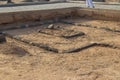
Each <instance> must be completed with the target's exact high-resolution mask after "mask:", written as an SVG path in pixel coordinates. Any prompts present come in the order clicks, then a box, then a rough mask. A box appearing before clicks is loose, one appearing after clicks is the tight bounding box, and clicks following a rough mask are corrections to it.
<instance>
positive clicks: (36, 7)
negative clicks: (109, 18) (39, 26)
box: [0, 2, 120, 13]
mask: <svg viewBox="0 0 120 80" xmlns="http://www.w3.org/2000/svg"><path fill="white" fill-rule="evenodd" d="M70 7H86V5H85V4H84V3H79V2H77V3H70V2H64V3H53V4H52V3H51V4H36V5H35V4H34V5H23V6H11V7H0V13H5V12H16V11H31V10H49V9H60V8H70ZM95 7H96V8H98V9H112V10H120V4H109V5H107V4H95Z"/></svg>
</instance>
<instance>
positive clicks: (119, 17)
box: [77, 8, 120, 21]
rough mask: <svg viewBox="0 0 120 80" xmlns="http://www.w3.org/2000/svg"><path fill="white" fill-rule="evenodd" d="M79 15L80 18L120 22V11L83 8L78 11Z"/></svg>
mask: <svg viewBox="0 0 120 80" xmlns="http://www.w3.org/2000/svg"><path fill="white" fill-rule="evenodd" d="M77 14H78V16H80V17H91V18H95V19H102V20H113V21H120V10H108V9H90V8H82V9H77Z"/></svg>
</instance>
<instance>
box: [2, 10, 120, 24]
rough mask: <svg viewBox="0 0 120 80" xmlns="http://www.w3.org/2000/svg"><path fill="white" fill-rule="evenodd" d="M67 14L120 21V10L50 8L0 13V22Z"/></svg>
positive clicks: (60, 16)
mask: <svg viewBox="0 0 120 80" xmlns="http://www.w3.org/2000/svg"><path fill="white" fill-rule="evenodd" d="M67 16H79V17H91V18H95V19H103V20H115V21H120V10H106V9H91V8H64V9H52V10H38V11H23V12H22V11H21V12H9V13H0V24H9V23H16V22H25V21H41V20H49V19H56V18H64V17H67Z"/></svg>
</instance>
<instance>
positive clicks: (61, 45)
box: [0, 19, 120, 80]
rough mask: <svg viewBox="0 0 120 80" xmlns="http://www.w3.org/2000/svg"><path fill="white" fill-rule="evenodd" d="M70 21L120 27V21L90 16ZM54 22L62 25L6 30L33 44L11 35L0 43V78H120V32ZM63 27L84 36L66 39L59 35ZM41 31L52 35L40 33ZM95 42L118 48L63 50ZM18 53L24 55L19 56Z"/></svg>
mask: <svg viewBox="0 0 120 80" xmlns="http://www.w3.org/2000/svg"><path fill="white" fill-rule="evenodd" d="M67 21H74V23H81V24H87V25H88V24H89V25H91V26H96V27H103V26H104V27H106V28H110V29H116V30H120V28H119V26H120V25H119V22H114V21H102V20H89V19H82V20H81V19H79V20H78V19H71V20H70V19H69V20H67ZM54 25H55V26H58V25H59V26H61V27H62V28H59V29H56V30H53V31H51V30H49V29H45V28H41V27H42V26H44V27H47V26H48V25H42V26H41V27H40V26H36V27H34V28H25V29H16V30H9V31H6V33H7V34H9V35H11V36H13V37H14V38H15V39H20V40H22V41H24V40H27V41H29V42H30V44H26V43H24V42H21V41H20V40H19V41H18V40H15V39H11V38H7V41H8V43H2V44H0V80H2V79H4V80H120V33H119V32H112V31H108V30H104V29H98V28H91V27H85V26H76V25H71V24H65V23H54ZM61 29H64V30H69V31H71V33H72V34H74V33H73V31H78V32H83V33H85V35H82V36H77V37H71V38H69V39H68V38H67V39H66V38H64V37H61V36H59V35H61V34H62V33H63V32H64V31H61V32H59V30H61ZM41 30H43V31H46V32H48V33H50V35H49V34H44V33H40V32H39V31H41ZM66 32H67V31H66ZM51 33H52V34H53V33H56V34H53V35H52V34H51ZM71 33H70V35H71ZM64 34H65V33H64ZM67 35H69V34H68V33H67ZM92 42H98V43H106V44H110V45H113V46H116V47H117V48H112V47H107V46H93V47H89V48H86V49H84V50H81V51H78V52H75V53H62V51H63V50H68V49H72V48H79V47H81V46H83V45H86V44H89V43H92ZM32 43H38V44H44V45H47V46H50V47H53V48H57V49H58V50H59V51H60V52H59V53H55V52H52V51H47V50H45V49H43V48H40V47H38V46H35V45H34V46H32V45H31V44H32ZM6 53H7V54H11V55H6ZM13 53H14V54H13ZM26 53H27V54H26ZM19 54H25V55H24V56H22V57H20V56H19ZM28 54H30V55H28ZM16 55H17V56H16Z"/></svg>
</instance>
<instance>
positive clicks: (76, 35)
mask: <svg viewBox="0 0 120 80" xmlns="http://www.w3.org/2000/svg"><path fill="white" fill-rule="evenodd" d="M83 35H85V33H83V32H77V31H76V32H74V31H73V32H71V34H65V35H61V37H64V38H73V37H78V36H83Z"/></svg>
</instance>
